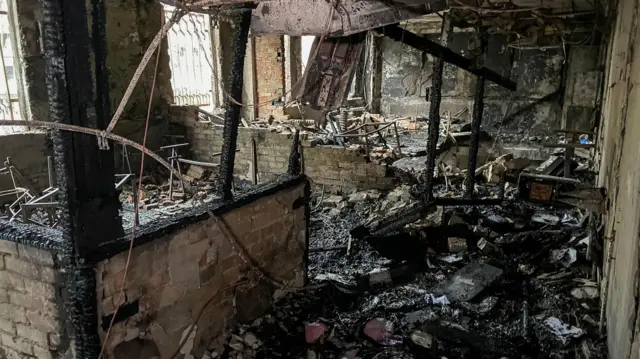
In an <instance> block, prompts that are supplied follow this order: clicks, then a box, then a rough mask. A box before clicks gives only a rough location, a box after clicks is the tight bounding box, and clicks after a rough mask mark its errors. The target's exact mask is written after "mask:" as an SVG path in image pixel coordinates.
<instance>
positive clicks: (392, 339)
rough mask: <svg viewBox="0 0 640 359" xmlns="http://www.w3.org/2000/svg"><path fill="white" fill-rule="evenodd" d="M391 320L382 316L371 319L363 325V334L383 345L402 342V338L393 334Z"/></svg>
mask: <svg viewBox="0 0 640 359" xmlns="http://www.w3.org/2000/svg"><path fill="white" fill-rule="evenodd" d="M393 329H394V325H393V322H391V321H388V320H386V319H383V318H376V319H372V320H370V321H368V322H367V324H365V326H364V335H366V336H367V337H369V339H371V340H373V341H374V342H376V343H378V344H380V345H385V346H396V345H401V344H402V338H401V337H399V336H397V335H394V334H393Z"/></svg>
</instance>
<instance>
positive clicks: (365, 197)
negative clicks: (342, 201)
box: [347, 190, 380, 204]
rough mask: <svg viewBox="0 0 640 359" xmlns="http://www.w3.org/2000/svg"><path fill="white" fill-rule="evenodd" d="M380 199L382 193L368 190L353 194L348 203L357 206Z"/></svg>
mask: <svg viewBox="0 0 640 359" xmlns="http://www.w3.org/2000/svg"><path fill="white" fill-rule="evenodd" d="M378 198H380V192H378V191H376V190H368V191H361V192H356V193H353V194H351V195H350V196H349V199H348V200H347V201H348V202H349V203H350V204H356V203H360V202H365V201H375V200H377V199H378Z"/></svg>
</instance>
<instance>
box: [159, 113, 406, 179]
mask: <svg viewBox="0 0 640 359" xmlns="http://www.w3.org/2000/svg"><path fill="white" fill-rule="evenodd" d="M171 113H172V116H171V121H172V125H174V128H173V129H172V132H173V133H176V134H184V135H186V139H187V141H188V142H189V143H190V150H191V153H190V156H191V157H190V158H192V159H194V160H196V161H204V162H214V163H215V162H217V161H218V158H216V157H212V156H211V155H212V154H214V153H218V152H220V151H221V148H222V127H220V126H215V125H212V124H210V123H205V122H198V121H197V116H196V112H195V109H194V108H192V107H182V106H174V107H172V109H171ZM253 141H255V144H256V157H257V161H256V163H257V166H256V172H257V177H258V183H265V182H267V181H270V180H272V179H274V178H275V177H277V176H279V175H281V174H283V173H286V171H287V168H288V164H289V155H290V154H291V148H292V144H293V135H292V134H288V135H287V134H281V133H277V132H271V131H269V130H267V129H248V128H244V127H240V130H239V133H238V144H237V148H238V150H239V152H238V153H236V161H235V166H234V176H235V177H236V178H239V179H242V180H249V181H250V180H251V179H252V167H253V150H252V147H253V144H252V142H253ZM301 151H302V163H303V171H304V173H305V174H306V175H307V176H308V177H309V178H310V179H311V181H312V182H313V183H314V184H316V185H325V186H326V189H327V190H328V191H331V192H337V191H341V192H348V191H351V190H355V189H370V188H379V189H389V188H392V187H393V185H394V177H393V174H392V173H391V172H390V170H389V168H388V165H387V164H385V163H378V162H376V161H368V160H367V158H366V156H365V154H364V153H360V151H357V150H353V149H347V148H343V147H340V146H316V145H315V144H314V143H313V142H312V141H306V140H303V141H301Z"/></svg>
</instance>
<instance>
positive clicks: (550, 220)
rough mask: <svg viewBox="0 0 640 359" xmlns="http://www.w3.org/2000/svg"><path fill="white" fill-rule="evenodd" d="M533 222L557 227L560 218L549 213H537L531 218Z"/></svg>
mask: <svg viewBox="0 0 640 359" xmlns="http://www.w3.org/2000/svg"><path fill="white" fill-rule="evenodd" d="M531 222H534V223H540V224H545V225H549V226H555V225H556V224H558V223H559V222H560V217H558V216H556V215H553V214H548V213H536V214H534V215H533V216H532V217H531Z"/></svg>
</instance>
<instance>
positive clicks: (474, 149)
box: [465, 29, 486, 199]
mask: <svg viewBox="0 0 640 359" xmlns="http://www.w3.org/2000/svg"><path fill="white" fill-rule="evenodd" d="M478 36H479V44H480V48H479V52H478V56H477V61H476V66H477V67H478V68H481V67H482V64H483V59H482V57H483V56H484V51H485V48H486V33H485V31H484V30H483V29H480V30H478ZM484 86H485V77H484V76H478V77H476V89H475V93H474V96H473V119H472V120H471V145H470V146H469V162H468V167H467V176H466V177H467V178H466V179H465V184H466V190H465V198H468V199H472V198H473V197H474V187H475V179H476V177H475V173H476V167H477V165H478V164H477V161H478V147H479V143H480V125H481V124H482V113H483V111H484Z"/></svg>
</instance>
